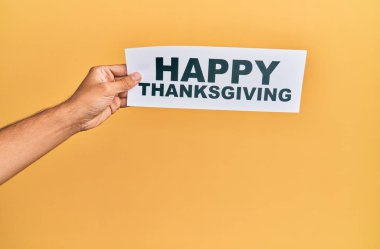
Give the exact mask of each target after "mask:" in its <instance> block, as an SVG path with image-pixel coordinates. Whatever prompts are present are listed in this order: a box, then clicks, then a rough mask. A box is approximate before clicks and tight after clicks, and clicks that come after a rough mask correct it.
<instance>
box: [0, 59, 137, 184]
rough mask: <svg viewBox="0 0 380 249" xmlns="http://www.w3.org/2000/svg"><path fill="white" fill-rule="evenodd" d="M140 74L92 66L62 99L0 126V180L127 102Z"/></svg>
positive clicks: (96, 123) (94, 125) (122, 67)
mask: <svg viewBox="0 0 380 249" xmlns="http://www.w3.org/2000/svg"><path fill="white" fill-rule="evenodd" d="M140 79H141V76H140V74H138V73H133V74H131V75H129V76H127V71H126V67H125V65H113V66H99V67H94V68H92V69H91V70H90V71H89V73H88V74H87V76H86V78H85V79H84V80H83V82H82V83H81V84H80V86H79V88H78V89H77V90H76V92H75V93H74V94H73V95H72V96H71V97H70V98H69V99H68V100H66V101H65V102H63V103H61V104H59V105H57V106H54V107H52V108H49V109H46V110H44V111H41V112H39V113H37V114H35V115H33V116H31V117H28V118H26V119H23V120H21V121H18V122H16V123H13V124H10V125H8V126H6V127H4V128H2V129H0V184H2V183H4V182H5V181H6V180H8V179H9V178H11V177H12V176H14V175H16V174H17V173H18V172H20V171H21V170H23V169H24V168H26V167H27V166H28V165H30V164H31V163H33V162H34V161H36V160H37V159H39V158H40V157H42V156H43V155H45V154H46V153H47V152H49V151H50V150H52V149H54V148H55V147H56V146H58V145H59V144H61V143H62V142H64V141H65V140H66V139H68V138H69V137H71V136H72V135H74V134H75V133H77V132H80V131H84V130H88V129H92V128H94V127H96V126H98V125H99V124H101V123H102V122H103V121H105V120H106V119H107V118H108V117H110V116H111V115H112V114H113V113H115V112H116V111H117V110H118V109H119V108H120V107H125V106H126V105H127V91H128V90H129V89H131V88H132V87H134V86H135V85H136V84H138V83H139V81H140Z"/></svg>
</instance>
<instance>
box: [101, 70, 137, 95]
mask: <svg viewBox="0 0 380 249" xmlns="http://www.w3.org/2000/svg"><path fill="white" fill-rule="evenodd" d="M140 81H141V74H140V73H138V72H135V73H132V74H130V75H128V76H127V77H123V78H120V79H118V80H116V81H114V82H109V83H107V84H108V85H109V89H110V91H112V94H114V95H116V94H118V93H121V92H126V91H128V90H130V89H131V88H132V87H134V86H136V85H137V84H138V83H139V82H140Z"/></svg>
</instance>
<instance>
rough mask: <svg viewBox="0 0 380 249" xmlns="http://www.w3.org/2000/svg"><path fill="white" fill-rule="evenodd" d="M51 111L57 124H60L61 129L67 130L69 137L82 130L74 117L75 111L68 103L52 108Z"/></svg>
mask: <svg viewBox="0 0 380 249" xmlns="http://www.w3.org/2000/svg"><path fill="white" fill-rule="evenodd" d="M53 109H54V111H55V112H56V113H57V118H58V122H60V123H61V125H62V129H65V130H67V131H68V132H69V133H71V135H74V134H75V133H78V132H80V131H81V130H82V129H81V123H80V121H79V119H78V118H76V115H75V113H76V111H77V110H76V108H75V107H74V106H72V105H71V104H70V103H69V102H68V101H65V102H63V103H61V104H59V105H57V106H55V107H53Z"/></svg>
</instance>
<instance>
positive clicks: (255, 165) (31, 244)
mask: <svg viewBox="0 0 380 249" xmlns="http://www.w3.org/2000/svg"><path fill="white" fill-rule="evenodd" d="M379 38H380V2H379V1H377V0H366V1H364V0H357V1H352V0H351V1H349V0H345V1H343V0H342V1H337V0H334V1H332V0H323V1H304V0H299V1H249V0H246V1H242V0H234V1H221V0H203V1H199V0H192V1H180V0H176V1H174V0H173V1H169V0H163V1H145V0H136V1H126V0H124V1H110V0H103V1H78V0H75V1H72V0H70V1H69V0H65V1H52V0H46V1H40V0H39V1H35V0H34V1H13V0H1V1H0V70H1V72H0V126H3V125H6V124H7V123H9V122H12V121H14V120H17V119H20V118H22V117H25V116H27V115H30V114H32V113H34V112H36V111H38V110H40V109H43V108H46V107H48V106H52V105H54V104H56V103H59V102H60V101H62V100H64V99H65V98H67V97H68V96H69V95H70V94H71V93H72V92H73V91H74V90H75V89H76V87H77V85H78V84H79V83H80V81H81V80H82V78H83V77H84V76H85V75H86V73H87V71H88V69H89V68H90V66H93V65H97V64H114V63H124V62H125V59H124V50H123V49H124V48H126V47H138V46H155V45H208V46H236V47H255V48H284V49H306V50H308V57H307V63H306V71H305V79H304V86H303V94H302V101H301V113H300V114H284V113H255V112H230V111H201V110H179V109H156V108H127V109H123V110H121V111H119V112H118V113H117V114H116V115H114V116H112V117H111V119H110V120H108V122H106V123H104V124H103V125H102V126H101V127H99V128H97V129H95V130H92V131H89V132H85V133H81V134H78V135H76V136H74V137H72V138H71V139H70V140H69V141H67V142H66V143H64V144H63V145H61V146H60V147H58V148H57V149H56V150H54V151H53V152H51V153H50V154H48V155H47V156H45V157H44V158H42V159H41V160H40V161H38V162H36V163H35V164H34V165H33V166H31V167H29V168H28V169H27V170H25V171H24V172H22V173H21V174H19V175H18V176H17V177H15V178H14V179H12V180H11V181H9V182H7V183H6V184H4V185H3V186H1V188H0V248H2V249H18V248H20V249H21V248H23V249H24V248H32V249H34V248H35V249H45V248H46V249H47V248H49V249H52V248H92V249H93V248H163V249H170V248H176V249H177V248H189V249H190V248H191V249H193V248H204V249H210V248H215V249H224V248H226V249H227V248H228V249H229V248H260V249H266V248H274V249H279V248H281V249H284V248H291V249H296V248H302V249H305V248H318V249H320V248H323V249H326V248H334V249H336V248H345V249H347V248H353V249H362V248H364V249H370V248H371V249H375V248H376V249H377V248H380V128H379V127H380V100H379V99H380V98H379V93H380V74H379V69H380V63H379V61H380V45H379V44H380V39H379Z"/></svg>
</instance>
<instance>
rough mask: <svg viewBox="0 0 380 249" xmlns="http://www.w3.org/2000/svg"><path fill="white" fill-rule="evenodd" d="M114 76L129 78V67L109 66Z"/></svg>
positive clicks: (120, 65)
mask: <svg viewBox="0 0 380 249" xmlns="http://www.w3.org/2000/svg"><path fill="white" fill-rule="evenodd" d="M107 67H108V68H109V70H110V71H111V73H112V74H113V75H114V76H118V77H121V76H127V66H126V65H125V64H118V65H109V66H107Z"/></svg>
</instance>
